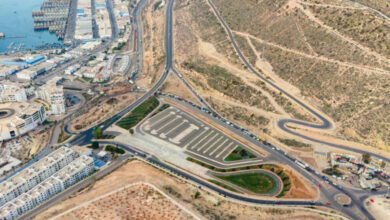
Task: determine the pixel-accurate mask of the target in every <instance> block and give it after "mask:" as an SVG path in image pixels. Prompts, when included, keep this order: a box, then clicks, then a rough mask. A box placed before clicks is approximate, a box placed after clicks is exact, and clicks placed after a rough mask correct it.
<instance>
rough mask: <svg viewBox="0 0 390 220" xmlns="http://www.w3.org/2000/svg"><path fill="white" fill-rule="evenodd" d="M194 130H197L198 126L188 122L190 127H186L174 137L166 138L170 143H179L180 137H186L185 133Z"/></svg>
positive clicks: (187, 133)
mask: <svg viewBox="0 0 390 220" xmlns="http://www.w3.org/2000/svg"><path fill="white" fill-rule="evenodd" d="M195 130H199V127H198V126H196V125H194V124H190V127H188V128H186V129H185V130H184V131H183V132H181V133H180V134H179V135H176V136H175V137H173V138H169V139H168V140H169V141H170V142H172V143H175V144H180V143H181V141H182V139H183V138H184V137H186V136H187V135H189V134H190V133H191V132H192V131H195Z"/></svg>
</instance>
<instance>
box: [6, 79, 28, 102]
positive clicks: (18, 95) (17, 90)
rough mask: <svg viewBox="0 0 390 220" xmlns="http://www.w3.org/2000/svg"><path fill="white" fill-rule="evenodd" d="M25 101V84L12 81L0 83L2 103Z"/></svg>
mask: <svg viewBox="0 0 390 220" xmlns="http://www.w3.org/2000/svg"><path fill="white" fill-rule="evenodd" d="M25 101H27V95H26V91H25V90H24V87H23V85H19V84H17V83H12V82H2V83H1V84H0V103H4V102H25Z"/></svg>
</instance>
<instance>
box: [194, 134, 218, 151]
mask: <svg viewBox="0 0 390 220" xmlns="http://www.w3.org/2000/svg"><path fill="white" fill-rule="evenodd" d="M213 133H214V130H212V131H211V132H210V133H208V134H206V136H204V137H203V138H202V139H201V140H200V141H199V142H198V143H197V144H195V145H192V146H191V148H190V149H194V147H196V146H197V145H198V144H199V143H200V142H202V141H203V140H204V139H206V138H207V137H209V136H210V135H211V134H213Z"/></svg>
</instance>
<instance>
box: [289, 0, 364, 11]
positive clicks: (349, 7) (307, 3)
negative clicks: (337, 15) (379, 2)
mask: <svg viewBox="0 0 390 220" xmlns="http://www.w3.org/2000/svg"><path fill="white" fill-rule="evenodd" d="M295 2H296V3H298V4H303V5H308V6H318V7H326V8H339V9H353V10H366V9H367V8H365V7H362V6H356V7H353V6H340V5H331V4H319V3H310V2H303V1H299V0H298V1H295Z"/></svg>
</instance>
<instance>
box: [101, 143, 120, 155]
mask: <svg viewBox="0 0 390 220" xmlns="http://www.w3.org/2000/svg"><path fill="white" fill-rule="evenodd" d="M104 150H105V151H108V152H111V153H117V154H124V153H125V151H124V150H123V149H122V148H119V147H114V146H112V145H107V146H106V147H105V148H104Z"/></svg>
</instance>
